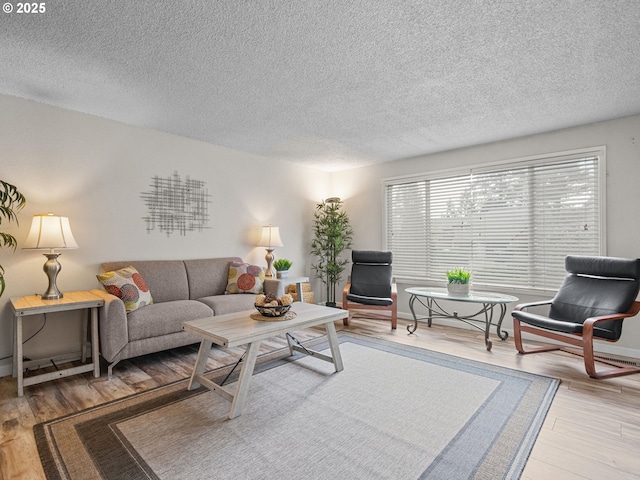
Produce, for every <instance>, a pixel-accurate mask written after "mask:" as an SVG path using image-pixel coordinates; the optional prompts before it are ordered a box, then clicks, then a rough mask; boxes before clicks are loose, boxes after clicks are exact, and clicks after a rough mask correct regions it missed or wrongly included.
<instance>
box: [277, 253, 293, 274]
mask: <svg viewBox="0 0 640 480" xmlns="http://www.w3.org/2000/svg"><path fill="white" fill-rule="evenodd" d="M291 265H293V262H291V261H290V260H287V259H286V258H279V259H278V260H276V261H275V262H273V268H275V269H276V276H277V277H278V278H287V277H288V276H289V269H290V268H291Z"/></svg>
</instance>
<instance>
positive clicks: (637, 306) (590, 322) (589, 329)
mask: <svg viewBox="0 0 640 480" xmlns="http://www.w3.org/2000/svg"><path fill="white" fill-rule="evenodd" d="M638 313H640V302H638V301H635V302H633V305H631V308H630V309H629V310H628V311H626V312H624V313H612V314H611V315H601V316H599V317H591V318H587V319H586V320H585V321H584V323H583V324H582V335H583V336H588V335H593V326H594V325H595V324H596V323H598V322H606V321H609V320H622V319H623V318H628V317H635V316H636V315H637V314H638ZM585 330H586V332H585Z"/></svg>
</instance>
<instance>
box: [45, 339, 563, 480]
mask: <svg viewBox="0 0 640 480" xmlns="http://www.w3.org/2000/svg"><path fill="white" fill-rule="evenodd" d="M338 335H339V341H340V343H345V342H355V343H357V344H360V345H364V346H368V347H371V348H376V349H379V350H382V351H386V352H390V353H394V354H399V355H404V356H407V357H410V358H413V359H418V360H419V359H423V360H425V359H428V361H429V362H431V363H434V364H438V365H441V366H444V367H447V368H455V369H458V370H462V371H465V372H469V373H474V374H476V375H481V376H486V377H491V378H495V379H500V377H503V378H502V380H501V382H504V381H505V379H507V380H508V382H509V383H510V385H511V387H513V385H516V389H517V390H518V389H519V390H518V391H521V392H522V393H521V394H520V396H519V399H518V401H517V402H515V404H514V405H512V409H511V410H508V411H504V406H505V405H504V402H503V403H501V404H500V405H499V407H500V408H498V405H496V406H495V407H492V408H493V410H492V411H493V413H494V414H495V413H499V415H501V416H500V417H499V418H497V421H496V422H495V428H493V427H492V428H493V430H495V431H493V430H492V431H491V432H489V433H486V430H479V429H478V428H476V427H477V426H478V424H480V423H481V422H483V421H484V422H486V419H484V420H483V419H482V418H480V417H481V416H482V415H480V416H479V415H478V414H477V415H475V416H474V418H472V419H470V421H469V423H468V425H467V426H465V428H463V429H462V430H461V431H460V432H459V433H458V435H457V436H456V438H454V440H453V441H452V442H450V444H449V446H448V447H447V448H446V449H445V450H444V451H443V452H441V454H440V456H439V457H438V459H437V461H435V462H433V463H432V464H431V465H430V466H429V468H427V470H425V472H424V473H423V475H422V476H421V477H420V478H440V477H441V476H442V475H443V474H446V475H449V474H451V473H452V472H451V468H452V465H454V464H455V459H456V455H459V454H460V453H461V452H467V450H468V449H469V448H470V447H471V446H472V445H473V442H474V440H473V436H471V438H470V439H469V438H467V437H468V436H469V432H471V433H472V434H473V432H474V431H478V432H481V433H476V436H479V435H480V437H479V438H481V439H482V440H483V441H486V440H487V438H486V437H487V436H488V435H494V438H493V441H492V444H491V447H490V448H487V449H486V451H485V450H483V452H482V458H479V460H478V461H479V462H480V464H482V463H487V462H489V463H492V464H495V462H496V461H498V462H499V463H501V464H504V465H505V467H506V468H505V475H504V477H503V478H519V477H520V475H521V473H522V471H523V469H524V466H525V464H526V461H527V459H528V457H529V454H530V452H531V449H532V448H533V445H534V443H535V441H536V438H537V436H538V434H539V432H540V429H541V427H542V424H543V422H544V419H545V418H546V415H547V412H548V410H549V407H550V405H551V402H552V400H553V397H554V395H555V393H556V391H557V388H558V386H559V384H560V381H559V380H557V379H553V378H550V377H545V376H542V375H537V374H532V373H527V372H522V371H519V370H515V369H511V368H508V367H501V366H496V365H493V364H489V363H484V362H480V361H476V360H469V359H465V358H462V357H456V356H454V355H450V354H447V353H441V352H435V351H432V350H428V349H424V348H419V347H416V346H413V345H406V344H402V343H395V342H392V341H389V340H385V339H380V338H375V337H368V336H365V335H360V334H354V333H351V332H344V331H342V332H339V333H338ZM304 344H305V345H307V346H314V347H315V348H316V349H318V348H320V349H321V348H323V347H326V338H325V337H319V338H315V339H311V340H308V341H306V342H304ZM301 357H302V355H301V354H296V355H294V356H293V357H290V356H288V348H287V347H284V348H280V349H277V350H274V351H272V352H268V353H266V354H263V355H261V356H260V357H259V360H258V363H257V365H256V374H258V373H260V372H263V371H266V370H268V369H272V368H276V367H278V366H279V365H282V364H284V363H289V362H292V361H295V360H297V359H298V358H301ZM231 368H232V365H226V366H223V367H220V368H217V369H215V370H212V371H210V372H208V376H210V377H214V378H216V379H217V380H218V381H219V380H221V379H222V378H224V377H225V376H226V375H227V374H228V372H229V371H230V370H231ZM237 376H238V372H237V371H236V372H234V373H233V374H232V375H231V377H230V378H229V380H228V381H229V382H233V381H235V379H236V378H237ZM187 382H188V379H183V380H178V381H176V382H173V383H171V384H168V385H164V386H160V387H156V388H154V389H151V390H146V391H144V392H140V393H136V394H133V395H129V396H127V397H123V398H121V399H116V400H112V401H110V402H107V403H103V404H100V405H97V406H95V407H90V408H88V409H85V410H82V411H79V412H74V413H71V414H69V415H65V416H63V417H59V418H56V419H53V420H49V421H46V422H42V423H39V424H37V425H35V426H34V435H35V438H36V444H37V447H38V452H39V455H40V460H41V462H42V465H43V468H44V471H45V474H46V476H47V478H48V479H63V478H72V476H71V473H70V472H69V470H68V468H67V465H66V464H65V463H64V460H60V459H59V451H58V449H57V445H56V439H55V438H54V433H53V431H52V430H53V429H54V428H55V427H56V425H61V424H65V422H66V423H69V424H73V425H74V426H73V429H74V430H75V429H76V428H80V429H82V430H86V431H88V430H91V428H93V424H95V423H97V424H103V423H105V419H107V418H110V420H113V418H112V416H113V415H116V416H118V415H120V416H121V417H125V418H127V417H132V416H134V415H138V414H141V413H143V412H148V411H151V410H152V409H155V408H161V407H163V406H166V405H168V404H170V403H173V402H179V401H182V400H184V399H186V398H189V397H191V396H194V395H200V394H202V393H205V392H208V390H207V389H205V388H200V389H198V390H195V391H187V390H186V388H185V384H186V383H187ZM499 389H500V387H498V389H497V390H499ZM527 395H529V396H531V395H532V396H533V398H532V399H529V400H528V401H526V402H523V401H521V400H523V399H525V398H527ZM496 396H499V395H498V393H497V392H495V393H494V395H492V397H496ZM490 403H491V399H490V400H487V404H490ZM489 407H491V405H489ZM484 410H485V408H481V409H479V412H480V411H482V414H483V415H485V416H486V415H487V414H488V413H487V412H485V411H484ZM515 416H518V418H523V417H526V419H527V424H526V425H525V426H523V425H521V423H522V422H521V421H519V422H511V421H510V419H512V418H514V417H515ZM85 417H88V420H86V419H84V418H85ZM81 418H82V419H83V421H82V422H79V419H81ZM474 422H475V423H474ZM75 423H78V425H77V427H76V426H75ZM80 423H82V425H80ZM514 423H517V424H518V425H513V424H514ZM482 425H484V423H482ZM69 428H71V427H69ZM516 429H522V430H523V432H522V434H519V432H515V435H516V436H517V438H519V439H520V441H519V443H518V445H517V447H515V448H514V445H513V440H512V437H513V435H514V431H515V430H516ZM470 442H471V443H470ZM113 443H114V448H115V447H118V446H121V439H117V438H114V442H113ZM82 447H83V448H84V444H82ZM505 452H508V454H505ZM86 456H87V458H88V459H89V461H90V462H93V456H96V458H95V461H96V463H97V464H98V466H96V468H97V469H98V473H99V475H100V478H114V477H104V476H102V473H106V471H112V468H111V467H112V466H113V465H112V464H118V465H117V466H118V468H120V466H121V463H122V461H123V458H122V456H119V455H113V453H112V452H109V451H106V452H105V451H98V452H91V453H90V454H86ZM128 460H129V463H130V465H128V466H127V470H126V471H127V476H126V477H122V478H156V477H155V475H154V474H153V472H150V471H149V470H147V469H145V468H141V467H143V466H141V465H140V464H139V463H138V460H136V459H134V458H129V459H128ZM101 462H102V463H101ZM452 462H453V463H452ZM100 465H102V466H103V467H104V465H107V467H108V468H106V470H105V469H104V468H102V469H101V468H100V467H99V466H100ZM131 468H133V469H134V470H137V471H138V473H139V474H140V476H136V475H132V470H131ZM453 468H455V467H453ZM100 470H103V472H100ZM480 470H481V469H480ZM61 472H62V473H61ZM449 478H452V477H449Z"/></svg>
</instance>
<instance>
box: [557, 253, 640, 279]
mask: <svg viewBox="0 0 640 480" xmlns="http://www.w3.org/2000/svg"><path fill="white" fill-rule="evenodd" d="M564 268H565V270H566V271H567V272H568V273H573V274H576V275H591V276H596V277H611V278H627V279H632V280H640V259H629V258H617V257H586V256H577V255H569V256H567V257H566V258H565V260H564Z"/></svg>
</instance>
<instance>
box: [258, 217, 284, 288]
mask: <svg viewBox="0 0 640 480" xmlns="http://www.w3.org/2000/svg"><path fill="white" fill-rule="evenodd" d="M258 246H260V247H265V248H266V249H267V254H266V255H265V257H264V258H265V260H266V261H267V271H266V272H265V274H264V276H265V277H273V272H272V271H271V262H273V250H274V247H284V245H283V244H282V240H280V229H279V228H278V227H273V226H271V225H265V226H264V227H262V236H261V237H260V242H259V243H258Z"/></svg>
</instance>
